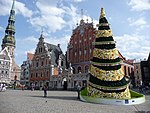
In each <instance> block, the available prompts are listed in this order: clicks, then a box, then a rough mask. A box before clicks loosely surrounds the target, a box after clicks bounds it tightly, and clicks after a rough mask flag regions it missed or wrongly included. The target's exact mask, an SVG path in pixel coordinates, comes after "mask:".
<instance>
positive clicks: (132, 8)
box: [0, 0, 150, 65]
mask: <svg viewBox="0 0 150 113" xmlns="http://www.w3.org/2000/svg"><path fill="white" fill-rule="evenodd" d="M12 1H13V0H0V45H1V44H2V39H3V37H4V36H5V29H6V27H7V24H8V17H9V14H10V10H11V6H12ZM102 7H103V8H104V9H105V13H106V18H107V20H108V22H109V23H110V28H111V29H112V32H113V37H114V40H115V41H116V46H117V48H118V50H119V51H120V52H121V54H122V55H123V56H124V57H125V58H126V59H136V60H140V59H142V60H143V59H145V58H146V59H147V58H148V55H149V52H150V30H149V29H150V13H149V12H150V0H113V1H112V0H16V1H15V11H16V15H15V19H16V20H15V28H16V34H15V39H16V48H15V59H16V63H17V64H18V65H21V64H22V63H23V61H25V60H26V59H27V52H31V53H34V51H35V49H36V46H37V43H38V41H39V37H40V34H41V32H42V31H43V35H44V40H45V42H48V43H51V44H55V45H57V44H60V46H61V49H62V50H63V52H64V53H65V51H66V50H67V44H68V42H69V39H70V37H71V35H72V30H73V29H75V28H76V27H77V23H79V22H80V20H81V18H83V19H84V20H85V22H86V21H87V20H88V22H92V20H93V24H94V26H95V28H96V24H98V20H99V15H100V9H101V8H102ZM81 9H83V13H81ZM96 29H97V28H96Z"/></svg>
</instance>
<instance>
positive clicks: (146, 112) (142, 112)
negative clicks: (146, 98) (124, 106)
mask: <svg viewBox="0 0 150 113" xmlns="http://www.w3.org/2000/svg"><path fill="white" fill-rule="evenodd" d="M135 113H150V111H135Z"/></svg>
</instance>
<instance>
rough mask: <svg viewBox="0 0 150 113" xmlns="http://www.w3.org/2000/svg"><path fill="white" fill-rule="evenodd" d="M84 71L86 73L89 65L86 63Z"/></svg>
mask: <svg viewBox="0 0 150 113" xmlns="http://www.w3.org/2000/svg"><path fill="white" fill-rule="evenodd" d="M84 71H85V73H87V72H88V71H89V66H88V65H86V66H85V69H84Z"/></svg>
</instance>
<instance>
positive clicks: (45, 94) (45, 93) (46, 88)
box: [43, 84, 48, 97]
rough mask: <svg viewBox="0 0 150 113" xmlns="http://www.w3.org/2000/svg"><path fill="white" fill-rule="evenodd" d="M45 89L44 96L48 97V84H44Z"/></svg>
mask: <svg viewBox="0 0 150 113" xmlns="http://www.w3.org/2000/svg"><path fill="white" fill-rule="evenodd" d="M43 90H44V97H47V90H48V86H47V85H46V84H45V85H44V87H43Z"/></svg>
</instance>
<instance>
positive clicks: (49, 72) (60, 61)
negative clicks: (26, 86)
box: [29, 34, 66, 88]
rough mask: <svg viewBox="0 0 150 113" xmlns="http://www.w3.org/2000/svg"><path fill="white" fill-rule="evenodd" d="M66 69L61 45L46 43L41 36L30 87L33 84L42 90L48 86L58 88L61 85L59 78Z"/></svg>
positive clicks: (31, 73) (32, 66)
mask: <svg viewBox="0 0 150 113" xmlns="http://www.w3.org/2000/svg"><path fill="white" fill-rule="evenodd" d="M65 67H66V59H65V56H64V54H63V52H62V50H61V48H60V45H59V44H58V46H56V45H52V44H49V43H46V42H44V37H43V34H41V36H40V38H39V42H38V44H37V47H36V49H35V53H34V56H33V59H32V63H31V67H30V77H29V79H30V85H31V84H32V83H33V84H35V86H36V88H40V87H42V86H43V85H44V84H47V85H48V86H49V88H54V87H56V88H57V87H58V86H59V84H61V83H60V82H59V84H58V83H57V80H58V78H59V77H58V76H59V74H60V73H62V71H63V70H64V69H65ZM54 79H56V80H54ZM55 81H56V82H55Z"/></svg>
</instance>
